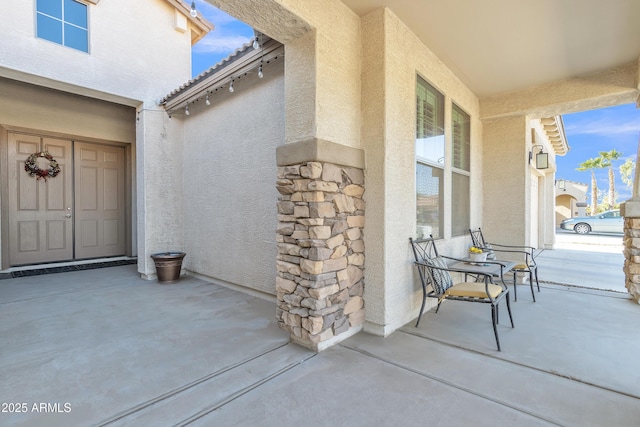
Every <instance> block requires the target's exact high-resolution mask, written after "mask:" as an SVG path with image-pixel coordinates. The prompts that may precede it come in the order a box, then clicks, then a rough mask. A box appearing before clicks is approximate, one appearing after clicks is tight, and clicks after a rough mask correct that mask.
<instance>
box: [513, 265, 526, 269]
mask: <svg viewBox="0 0 640 427" xmlns="http://www.w3.org/2000/svg"><path fill="white" fill-rule="evenodd" d="M513 269H514V270H528V269H529V266H528V265H527V264H518V265H516V266H515V267H513Z"/></svg>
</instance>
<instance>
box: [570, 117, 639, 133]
mask: <svg viewBox="0 0 640 427" xmlns="http://www.w3.org/2000/svg"><path fill="white" fill-rule="evenodd" d="M565 130H566V132H567V133H571V134H572V135H600V136H611V135H632V134H638V133H639V132H640V122H639V121H638V120H637V119H635V120H634V119H633V118H628V117H624V118H617V117H611V118H609V117H605V118H601V119H597V120H586V119H584V120H581V121H579V122H576V123H573V124H572V125H571V126H568V127H567V128H566V129H565Z"/></svg>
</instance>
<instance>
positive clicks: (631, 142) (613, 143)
mask: <svg viewBox="0 0 640 427" xmlns="http://www.w3.org/2000/svg"><path fill="white" fill-rule="evenodd" d="M196 9H197V10H198V13H201V14H202V15H203V16H204V17H205V18H206V19H208V20H209V21H211V22H212V23H213V24H214V25H215V27H216V28H215V30H214V31H212V32H210V33H209V34H208V35H207V36H206V37H204V38H203V39H202V40H200V41H199V42H198V43H197V44H196V45H195V46H194V47H193V50H192V54H191V57H192V75H193V77H195V76H197V75H199V74H200V73H202V72H203V71H205V70H207V69H208V68H210V67H212V66H213V65H215V64H217V63H218V62H220V61H221V60H222V59H224V58H226V57H227V56H229V55H230V54H231V53H233V52H234V51H235V50H236V49H238V48H239V47H241V46H242V45H243V44H244V43H247V42H248V41H249V40H251V39H252V38H253V30H252V28H251V27H250V26H248V25H247V24H245V23H243V22H241V21H238V20H237V19H235V18H232V17H231V16H229V15H227V14H226V13H224V12H222V11H220V10H218V9H216V8H215V7H213V6H212V5H211V4H209V3H207V2H206V1H204V0H196ZM562 118H563V120H564V127H565V133H566V136H567V141H568V142H569V147H570V150H569V152H568V153H567V155H565V156H559V157H557V159H556V161H557V164H558V171H557V173H556V178H558V179H560V178H562V179H567V180H570V181H576V182H583V183H586V184H590V183H591V172H578V171H576V168H577V167H578V165H580V163H582V162H584V161H585V160H587V159H590V158H592V157H597V156H598V152H599V151H609V150H612V149H614V148H615V149H616V150H618V151H619V152H621V153H622V154H623V157H622V158H621V159H620V160H617V161H615V162H614V170H615V173H616V191H617V193H618V201H624V200H627V199H628V198H630V197H631V190H629V189H628V188H626V187H625V185H624V184H623V183H622V181H621V180H620V177H619V173H618V170H617V168H618V166H619V165H621V164H622V163H624V161H625V160H626V159H627V158H631V159H633V160H634V161H635V159H636V154H637V150H638V140H639V139H640V109H637V108H636V107H635V104H629V105H622V106H617V107H611V108H605V109H601V110H593V111H585V112H581V113H574V114H566V115H564V116H563V117H562ZM596 178H597V180H598V188H600V189H604V190H606V189H608V185H609V184H608V175H607V170H606V169H602V170H598V171H596Z"/></svg>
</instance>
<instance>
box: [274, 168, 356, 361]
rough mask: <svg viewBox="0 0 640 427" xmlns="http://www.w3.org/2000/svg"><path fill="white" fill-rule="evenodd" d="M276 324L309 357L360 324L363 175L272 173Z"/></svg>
mask: <svg viewBox="0 0 640 427" xmlns="http://www.w3.org/2000/svg"><path fill="white" fill-rule="evenodd" d="M277 189H278V192H279V193H280V196H279V199H278V229H277V242H278V260H277V269H278V277H277V279H276V291H277V298H278V310H277V319H278V324H279V326H280V327H281V328H282V329H285V330H287V331H288V332H289V333H290V334H291V338H292V340H293V341H294V342H297V343H299V344H301V345H304V346H306V347H309V348H312V349H314V350H316V351H317V350H321V349H322V348H324V346H323V343H327V342H328V341H339V340H340V337H339V336H341V335H343V336H349V335H350V334H351V333H354V332H357V330H360V329H361V328H362V325H363V323H364V317H365V316H364V314H365V311H364V299H363V292H364V241H363V231H364V209H365V203H364V201H363V199H362V195H363V193H364V174H363V171H362V170H361V169H358V168H352V167H341V166H338V165H335V164H332V163H323V162H305V163H302V164H298V165H293V166H281V167H279V168H278V182H277Z"/></svg>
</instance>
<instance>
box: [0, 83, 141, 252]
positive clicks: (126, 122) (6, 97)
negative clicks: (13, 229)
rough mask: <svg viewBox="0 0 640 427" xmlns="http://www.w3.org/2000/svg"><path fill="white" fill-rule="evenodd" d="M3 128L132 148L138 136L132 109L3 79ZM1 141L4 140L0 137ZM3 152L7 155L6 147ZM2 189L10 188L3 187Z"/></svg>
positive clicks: (0, 107)
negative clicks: (116, 143) (125, 145)
mask: <svg viewBox="0 0 640 427" xmlns="http://www.w3.org/2000/svg"><path fill="white" fill-rule="evenodd" d="M0 125H3V126H6V127H9V128H19V129H24V130H27V131H35V132H37V133H41V132H42V133H45V134H54V135H62V136H64V137H75V138H85V139H92V140H100V141H114V142H123V143H131V144H132V146H133V143H134V142H135V136H136V128H135V110H134V109H133V108H132V107H126V106H123V105H118V104H113V103H110V102H104V101H98V100H96V99H91V98H86V97H82V96H78V95H71V94H69V93H65V92H60V91H57V90H52V89H47V88H43V87H39V86H33V85H30V84H26V83H21V82H17V81H14V80H8V79H4V78H1V77H0ZM0 141H4V139H3V138H0ZM0 150H1V151H2V152H3V153H6V150H7V147H6V145H4V144H2V146H0ZM129 153H130V155H131V161H132V163H131V170H130V171H129V172H128V175H129V176H130V177H132V179H131V180H130V181H128V182H127V183H128V184H129V185H131V186H132V187H131V194H132V195H133V197H134V198H135V169H134V166H133V164H135V155H136V153H135V150H134V149H132V150H130V151H129ZM0 157H1V156H0ZM0 188H6V187H2V186H0ZM131 215H132V217H131V221H132V227H133V230H132V232H131V238H132V248H127V252H128V253H132V254H133V255H135V254H136V250H135V247H136V244H137V243H136V234H135V228H136V225H135V218H136V209H135V207H132V210H131ZM1 238H2V236H0V239H1ZM5 243H6V242H5ZM1 246H2V244H1V241H0V247H1ZM1 255H2V254H0V257H1Z"/></svg>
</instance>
